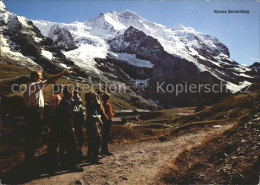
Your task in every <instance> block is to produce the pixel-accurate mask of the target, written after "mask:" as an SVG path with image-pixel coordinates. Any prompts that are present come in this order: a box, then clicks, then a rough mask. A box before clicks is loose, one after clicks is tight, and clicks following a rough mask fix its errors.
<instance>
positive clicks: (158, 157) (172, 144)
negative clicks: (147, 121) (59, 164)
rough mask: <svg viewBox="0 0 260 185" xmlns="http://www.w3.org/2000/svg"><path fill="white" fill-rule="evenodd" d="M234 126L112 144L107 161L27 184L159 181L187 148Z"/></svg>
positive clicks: (41, 178) (147, 182)
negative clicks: (161, 174) (173, 160)
mask: <svg viewBox="0 0 260 185" xmlns="http://www.w3.org/2000/svg"><path fill="white" fill-rule="evenodd" d="M232 126H233V125H232V124H228V125H222V126H221V127H211V128H204V129H202V130H199V131H195V132H189V133H185V134H183V135H180V136H176V137H172V138H170V139H169V140H168V141H164V142H161V141H159V140H151V141H144V142H140V143H131V144H124V145H123V144H120V145H118V146H114V145H112V146H111V152H113V153H114V155H113V156H107V157H105V158H104V159H102V162H104V164H101V165H90V164H89V163H82V164H81V166H83V168H84V172H80V173H77V172H72V173H65V174H57V175H55V176H51V177H39V178H38V179H35V180H32V181H30V182H28V183H27V184H107V185H109V184H155V183H158V182H159V178H160V176H159V175H160V171H161V170H162V169H163V167H164V166H165V165H166V163H168V162H170V161H171V160H172V159H174V158H176V157H177V156H178V155H179V154H180V153H181V152H182V151H183V150H184V149H186V148H191V147H194V146H196V145H199V144H200V143H201V142H202V141H203V140H204V139H206V138H207V137H209V136H211V135H213V134H216V133H222V132H224V131H225V130H227V129H230V128H231V127H232Z"/></svg>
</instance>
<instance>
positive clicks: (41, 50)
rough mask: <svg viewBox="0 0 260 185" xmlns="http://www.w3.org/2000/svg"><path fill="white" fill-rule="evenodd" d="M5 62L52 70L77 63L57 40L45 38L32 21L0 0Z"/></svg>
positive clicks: (0, 31) (0, 36)
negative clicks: (59, 45)
mask: <svg viewBox="0 0 260 185" xmlns="http://www.w3.org/2000/svg"><path fill="white" fill-rule="evenodd" d="M0 26H1V28H0V39H1V40H0V42H1V62H5V63H12V64H15V65H18V66H22V67H24V68H28V69H42V68H43V69H44V70H46V71H48V72H50V73H52V72H57V71H59V70H61V69H62V68H64V66H66V65H64V64H67V65H73V64H74V63H73V62H72V61H70V60H68V59H66V57H65V56H64V54H62V52H61V51H60V50H59V49H58V48H57V47H56V46H55V44H54V43H53V41H52V40H51V39H49V38H45V37H44V36H43V35H42V34H41V32H40V31H39V30H38V28H37V27H35V26H34V25H33V23H32V21H30V20H28V19H27V18H25V17H22V16H17V15H16V14H14V13H11V12H9V11H8V10H7V9H6V7H5V5H4V3H3V2H2V1H0Z"/></svg>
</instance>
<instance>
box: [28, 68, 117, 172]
mask: <svg viewBox="0 0 260 185" xmlns="http://www.w3.org/2000/svg"><path fill="white" fill-rule="evenodd" d="M70 73H71V72H70V71H68V70H66V71H63V72H61V73H59V74H56V75H54V76H52V77H51V78H49V79H48V80H43V77H42V72H41V71H37V70H36V71H32V72H31V74H30V78H31V82H30V83H29V84H27V88H26V91H25V92H24V101H25V105H26V113H25V130H26V133H25V147H24V149H25V162H26V163H32V161H33V159H34V155H35V152H36V149H37V146H38V144H39V140H40V137H41V130H42V125H41V124H42V120H43V118H44V96H43V89H44V87H45V86H46V85H48V84H51V83H55V81H56V80H58V79H59V78H60V77H62V76H64V75H67V74H70ZM61 94H63V98H61ZM80 95H81V89H80V88H79V87H71V86H65V87H62V86H61V85H57V84H55V85H53V88H52V94H51V96H50V98H49V119H48V120H49V128H50V136H49V140H48V145H47V157H48V163H49V164H50V169H51V170H55V168H56V167H57V166H59V165H64V166H65V167H67V168H68V169H69V170H71V171H83V168H81V167H80V166H79V162H80V161H82V160H83V159H85V160H87V161H89V162H91V163H93V164H102V162H101V161H100V158H102V157H104V156H109V155H113V154H112V153H111V152H109V150H108V140H109V137H110V131H111V125H112V117H113V116H114V114H113V111H112V106H111V105H110V104H109V100H110V96H109V95H108V94H103V93H102V92H101V91H100V90H99V89H96V90H95V91H89V92H87V93H86V94H85V101H86V113H87V116H86V119H85V118H84V109H85V108H84V107H83V105H82V104H83V102H82V99H81V97H80ZM101 99H102V101H103V104H101V103H100V102H101ZM84 123H85V124H86V132H87V136H88V151H87V155H86V156H85V155H84V154H83V153H84V152H83V145H84V139H83V135H84V134H83V130H82V125H83V124H84ZM100 149H101V150H100Z"/></svg>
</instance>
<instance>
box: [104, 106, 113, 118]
mask: <svg viewBox="0 0 260 185" xmlns="http://www.w3.org/2000/svg"><path fill="white" fill-rule="evenodd" d="M103 106H104V109H105V113H106V115H107V116H108V118H109V120H112V117H114V115H115V114H114V113H113V110H112V106H111V105H110V104H109V103H108V102H107V103H104V104H103Z"/></svg>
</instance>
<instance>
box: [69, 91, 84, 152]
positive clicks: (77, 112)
mask: <svg viewBox="0 0 260 185" xmlns="http://www.w3.org/2000/svg"><path fill="white" fill-rule="evenodd" d="M80 95H81V89H80V88H79V87H77V88H76V89H75V90H74V95H73V99H72V100H73V104H74V108H73V124H74V127H75V134H76V137H77V140H78V145H79V152H80V157H83V150H82V147H83V144H84V139H83V130H82V126H83V124H84V113H83V110H84V108H83V106H82V99H81V97H80Z"/></svg>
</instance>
